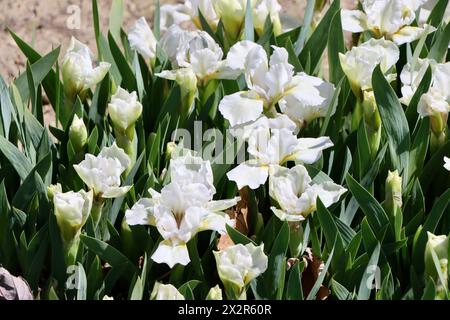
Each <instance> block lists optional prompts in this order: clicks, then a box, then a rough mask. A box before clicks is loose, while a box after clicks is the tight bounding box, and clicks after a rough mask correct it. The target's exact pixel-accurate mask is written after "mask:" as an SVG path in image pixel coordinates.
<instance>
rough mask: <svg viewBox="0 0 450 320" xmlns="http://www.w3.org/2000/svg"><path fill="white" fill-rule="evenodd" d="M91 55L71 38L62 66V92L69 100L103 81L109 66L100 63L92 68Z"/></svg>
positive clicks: (84, 46)
mask: <svg viewBox="0 0 450 320" xmlns="http://www.w3.org/2000/svg"><path fill="white" fill-rule="evenodd" d="M93 56H94V55H93V53H92V51H91V50H90V49H89V47H88V46H86V45H85V44H83V43H81V42H80V41H78V40H77V39H75V38H74V37H72V39H71V41H70V45H69V49H68V50H67V53H66V55H65V57H64V60H63V64H62V76H63V82H64V91H65V93H66V95H67V96H68V97H69V98H70V99H75V98H76V96H77V95H79V96H80V97H81V98H84V96H85V94H86V92H87V91H88V90H89V89H91V88H92V87H93V86H94V85H96V84H97V83H99V82H100V81H102V80H103V78H104V77H105V75H106V74H107V73H108V71H109V68H110V67H111V64H110V63H108V62H100V63H99V65H98V66H96V67H94V66H93Z"/></svg>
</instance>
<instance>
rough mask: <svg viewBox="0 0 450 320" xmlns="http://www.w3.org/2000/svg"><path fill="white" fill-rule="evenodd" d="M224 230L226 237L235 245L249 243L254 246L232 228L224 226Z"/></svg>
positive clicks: (251, 241) (249, 240)
mask: <svg viewBox="0 0 450 320" xmlns="http://www.w3.org/2000/svg"><path fill="white" fill-rule="evenodd" d="M226 228H227V234H228V236H229V237H230V238H231V240H233V242H234V243H235V244H238V243H241V244H243V245H246V244H249V243H253V244H254V245H256V243H255V242H254V241H253V240H251V239H249V238H247V237H246V236H245V235H243V234H242V233H240V232H239V231H237V230H236V229H234V228H233V227H230V226H229V225H228V224H227V225H226Z"/></svg>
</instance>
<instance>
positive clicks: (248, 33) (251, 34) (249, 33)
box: [244, 0, 255, 41]
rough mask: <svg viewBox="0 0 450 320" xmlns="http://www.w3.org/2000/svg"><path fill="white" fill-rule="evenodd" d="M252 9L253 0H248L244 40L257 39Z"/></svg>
mask: <svg viewBox="0 0 450 320" xmlns="http://www.w3.org/2000/svg"><path fill="white" fill-rule="evenodd" d="M252 10H253V9H252V4H251V0H247V4H246V6H245V19H244V40H250V41H255V31H254V29H253V14H252Z"/></svg>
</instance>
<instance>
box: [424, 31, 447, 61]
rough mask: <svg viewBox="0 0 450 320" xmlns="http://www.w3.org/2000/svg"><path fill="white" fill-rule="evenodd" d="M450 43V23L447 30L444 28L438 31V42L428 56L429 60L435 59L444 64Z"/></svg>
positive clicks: (436, 41)
mask: <svg viewBox="0 0 450 320" xmlns="http://www.w3.org/2000/svg"><path fill="white" fill-rule="evenodd" d="M449 42H450V23H447V25H446V26H445V28H444V27H443V26H442V27H440V28H439V29H438V31H436V40H435V42H434V44H433V46H432V47H431V50H430V52H429V54H428V58H429V59H434V60H436V61H438V62H444V61H443V60H445V56H446V54H447V50H448V44H449Z"/></svg>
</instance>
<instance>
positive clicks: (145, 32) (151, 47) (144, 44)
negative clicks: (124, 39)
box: [128, 17, 157, 64]
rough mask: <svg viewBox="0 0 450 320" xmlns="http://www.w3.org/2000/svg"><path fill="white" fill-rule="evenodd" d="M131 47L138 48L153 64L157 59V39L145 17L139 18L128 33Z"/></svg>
mask: <svg viewBox="0 0 450 320" xmlns="http://www.w3.org/2000/svg"><path fill="white" fill-rule="evenodd" d="M128 41H129V42H130V47H131V49H134V50H136V51H137V52H139V54H141V55H142V56H143V57H144V58H145V59H147V60H149V61H150V62H151V64H153V61H155V59H156V45H157V40H156V38H155V36H154V35H153V32H152V29H150V26H149V25H148V23H147V20H146V19H145V17H141V18H139V19H138V20H137V21H136V22H135V24H134V25H133V27H132V29H131V30H130V32H129V33H128Z"/></svg>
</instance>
